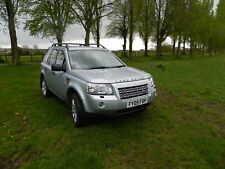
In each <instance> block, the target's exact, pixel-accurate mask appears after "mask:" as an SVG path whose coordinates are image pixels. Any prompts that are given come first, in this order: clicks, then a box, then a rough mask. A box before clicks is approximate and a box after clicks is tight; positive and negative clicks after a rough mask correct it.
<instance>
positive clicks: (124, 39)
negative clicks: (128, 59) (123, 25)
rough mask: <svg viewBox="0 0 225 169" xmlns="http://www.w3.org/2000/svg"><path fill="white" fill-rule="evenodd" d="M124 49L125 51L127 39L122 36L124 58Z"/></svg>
mask: <svg viewBox="0 0 225 169" xmlns="http://www.w3.org/2000/svg"><path fill="white" fill-rule="evenodd" d="M126 49H127V37H126V36H124V37H123V55H124V56H127V54H126Z"/></svg>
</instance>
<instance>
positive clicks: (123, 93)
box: [118, 84, 148, 99]
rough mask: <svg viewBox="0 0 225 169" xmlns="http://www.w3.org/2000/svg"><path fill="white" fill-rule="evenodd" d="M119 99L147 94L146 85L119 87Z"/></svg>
mask: <svg viewBox="0 0 225 169" xmlns="http://www.w3.org/2000/svg"><path fill="white" fill-rule="evenodd" d="M118 91H119V95H120V99H128V98H132V97H138V96H143V95H146V94H148V85H147V84H145V85H140V86H132V87H124V88H119V89H118Z"/></svg>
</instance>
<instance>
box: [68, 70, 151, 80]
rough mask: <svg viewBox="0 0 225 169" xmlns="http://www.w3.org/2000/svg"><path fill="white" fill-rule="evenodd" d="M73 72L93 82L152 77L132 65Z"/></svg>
mask: <svg viewBox="0 0 225 169" xmlns="http://www.w3.org/2000/svg"><path fill="white" fill-rule="evenodd" d="M71 72H72V74H73V75H74V76H76V77H78V78H80V79H83V80H85V81H87V82H91V83H123V82H132V81H138V80H144V79H147V78H150V77H151V75H150V74H148V73H146V72H144V71H141V70H138V69H135V68H131V67H122V68H110V69H95V70H72V71H71Z"/></svg>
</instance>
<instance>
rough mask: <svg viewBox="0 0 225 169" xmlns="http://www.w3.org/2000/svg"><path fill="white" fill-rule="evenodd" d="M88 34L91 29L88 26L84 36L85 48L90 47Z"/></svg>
mask: <svg viewBox="0 0 225 169" xmlns="http://www.w3.org/2000/svg"><path fill="white" fill-rule="evenodd" d="M90 32H91V28H90V26H87V29H86V34H85V46H89V45H90Z"/></svg>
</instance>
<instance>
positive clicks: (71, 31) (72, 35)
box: [0, 0, 219, 50]
mask: <svg viewBox="0 0 225 169" xmlns="http://www.w3.org/2000/svg"><path fill="white" fill-rule="evenodd" d="M214 2H215V4H214V5H215V8H216V6H217V4H218V2H219V0H214ZM23 26H24V24H23V21H21V22H20V24H19V26H18V28H17V30H16V31H17V40H18V45H19V46H24V45H27V46H29V47H31V48H32V47H33V46H34V45H38V47H39V48H48V47H49V46H51V44H52V43H55V42H56V40H54V39H53V38H50V37H49V38H41V37H34V36H30V35H29V31H25V30H24V29H23ZM106 29H107V21H103V24H102V30H101V41H100V43H101V44H102V45H103V46H105V47H106V48H107V49H109V50H122V45H123V40H122V39H119V38H108V37H106V35H105V32H106ZM84 37H85V32H84V30H83V28H82V26H80V25H77V24H76V25H72V26H70V27H69V28H68V29H67V31H66V33H65V36H64V42H76V43H84ZM91 42H93V43H94V41H93V40H91ZM168 42H169V41H168ZM0 47H2V48H8V47H10V38H9V33H8V31H7V30H6V29H5V31H4V29H2V27H1V28H0ZM127 47H128V44H127ZM154 47H155V44H153V43H149V48H154ZM133 49H134V50H140V49H144V45H143V42H142V40H141V39H140V38H139V37H138V36H136V37H135V39H134V42H133Z"/></svg>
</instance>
